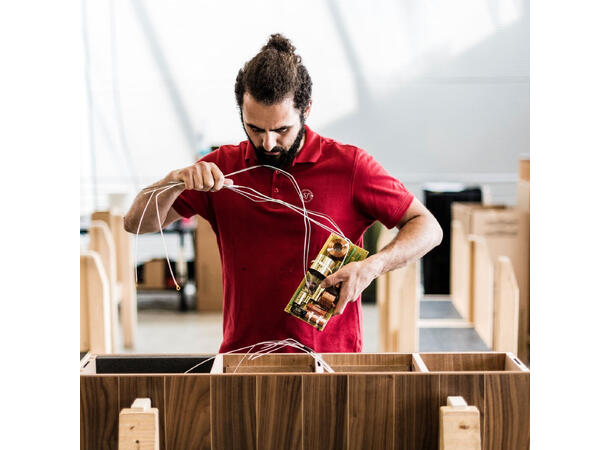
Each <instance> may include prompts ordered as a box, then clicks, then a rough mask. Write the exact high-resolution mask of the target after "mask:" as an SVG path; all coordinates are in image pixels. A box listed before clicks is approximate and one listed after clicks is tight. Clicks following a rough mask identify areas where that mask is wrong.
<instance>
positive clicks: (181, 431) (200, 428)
mask: <svg viewBox="0 0 610 450" xmlns="http://www.w3.org/2000/svg"><path fill="white" fill-rule="evenodd" d="M210 404H211V399H210V377H209V376H202V375H192V376H189V375H176V376H166V377H165V432H166V435H165V442H166V444H167V445H166V446H167V449H168V450H169V449H178V448H179V449H184V450H190V449H193V450H194V449H209V448H212V436H211V430H210V422H211V420H210V416H211V414H210V409H211V406H210Z"/></svg>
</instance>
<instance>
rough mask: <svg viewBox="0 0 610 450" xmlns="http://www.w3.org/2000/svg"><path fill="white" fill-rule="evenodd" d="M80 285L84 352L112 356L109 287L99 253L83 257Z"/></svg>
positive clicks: (81, 339)
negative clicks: (110, 354) (109, 354)
mask: <svg viewBox="0 0 610 450" xmlns="http://www.w3.org/2000/svg"><path fill="white" fill-rule="evenodd" d="M80 281H81V287H80V289H81V298H80V306H81V308H80V315H81V316H80V319H81V320H80V323H81V329H80V331H81V337H80V348H81V351H87V350H88V351H91V352H94V353H110V352H111V351H112V320H111V319H112V317H111V300H110V287H109V282H108V278H107V276H106V272H105V271H104V267H103V266H102V262H101V259H100V257H99V255H98V254H97V253H95V252H84V253H81V255H80Z"/></svg>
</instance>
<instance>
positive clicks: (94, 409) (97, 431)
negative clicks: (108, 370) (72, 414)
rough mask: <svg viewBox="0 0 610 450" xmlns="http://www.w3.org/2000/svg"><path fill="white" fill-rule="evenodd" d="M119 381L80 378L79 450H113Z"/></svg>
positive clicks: (116, 443) (113, 379) (91, 377)
mask: <svg viewBox="0 0 610 450" xmlns="http://www.w3.org/2000/svg"><path fill="white" fill-rule="evenodd" d="M120 411H121V410H120V407H119V378H118V377H114V376H97V377H96V376H82V377H81V379H80V448H81V450H116V448H117V446H118V438H119V413H120Z"/></svg>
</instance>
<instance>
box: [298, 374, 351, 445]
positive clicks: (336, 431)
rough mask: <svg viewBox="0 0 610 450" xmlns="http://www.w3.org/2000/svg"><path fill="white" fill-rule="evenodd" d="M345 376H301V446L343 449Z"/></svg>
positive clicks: (345, 426)
mask: <svg viewBox="0 0 610 450" xmlns="http://www.w3.org/2000/svg"><path fill="white" fill-rule="evenodd" d="M347 441H348V432H347V376H346V375H321V374H312V375H304V376H303V448H306V449H310V450H323V449H328V450H335V449H337V450H341V449H343V450H345V449H347Z"/></svg>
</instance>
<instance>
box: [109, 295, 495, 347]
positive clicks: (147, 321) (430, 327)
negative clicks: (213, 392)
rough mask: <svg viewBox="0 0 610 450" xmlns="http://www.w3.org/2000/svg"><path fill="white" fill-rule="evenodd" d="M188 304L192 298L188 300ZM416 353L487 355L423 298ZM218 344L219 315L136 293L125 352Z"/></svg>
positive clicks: (456, 321) (368, 339) (374, 324)
mask: <svg viewBox="0 0 610 450" xmlns="http://www.w3.org/2000/svg"><path fill="white" fill-rule="evenodd" d="M189 301H190V303H191V304H192V299H189ZM363 316H364V320H363V333H364V338H363V341H364V343H363V349H362V350H363V352H377V351H379V348H378V346H379V339H378V316H377V307H376V305H374V304H363ZM418 325H419V329H420V331H419V350H420V351H422V352H434V351H486V350H489V349H488V348H487V346H486V345H485V344H484V343H483V341H482V340H481V338H480V337H479V336H478V334H477V333H476V331H474V329H473V328H472V326H471V325H470V324H468V323H466V322H465V321H464V320H463V319H462V318H461V317H460V315H459V313H458V312H457V311H456V310H455V308H454V307H453V305H452V304H451V300H450V299H449V297H448V296H424V298H423V299H422V301H421V302H420V320H419V323H418ZM221 341H222V322H221V314H220V313H199V312H196V311H192V310H191V311H188V312H180V311H178V297H177V294H176V293H174V292H171V291H148V292H139V293H138V331H137V336H136V345H135V348H133V349H123V350H121V352H125V353H208V352H212V353H213V352H216V351H218V348H219V347H220V343H221Z"/></svg>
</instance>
